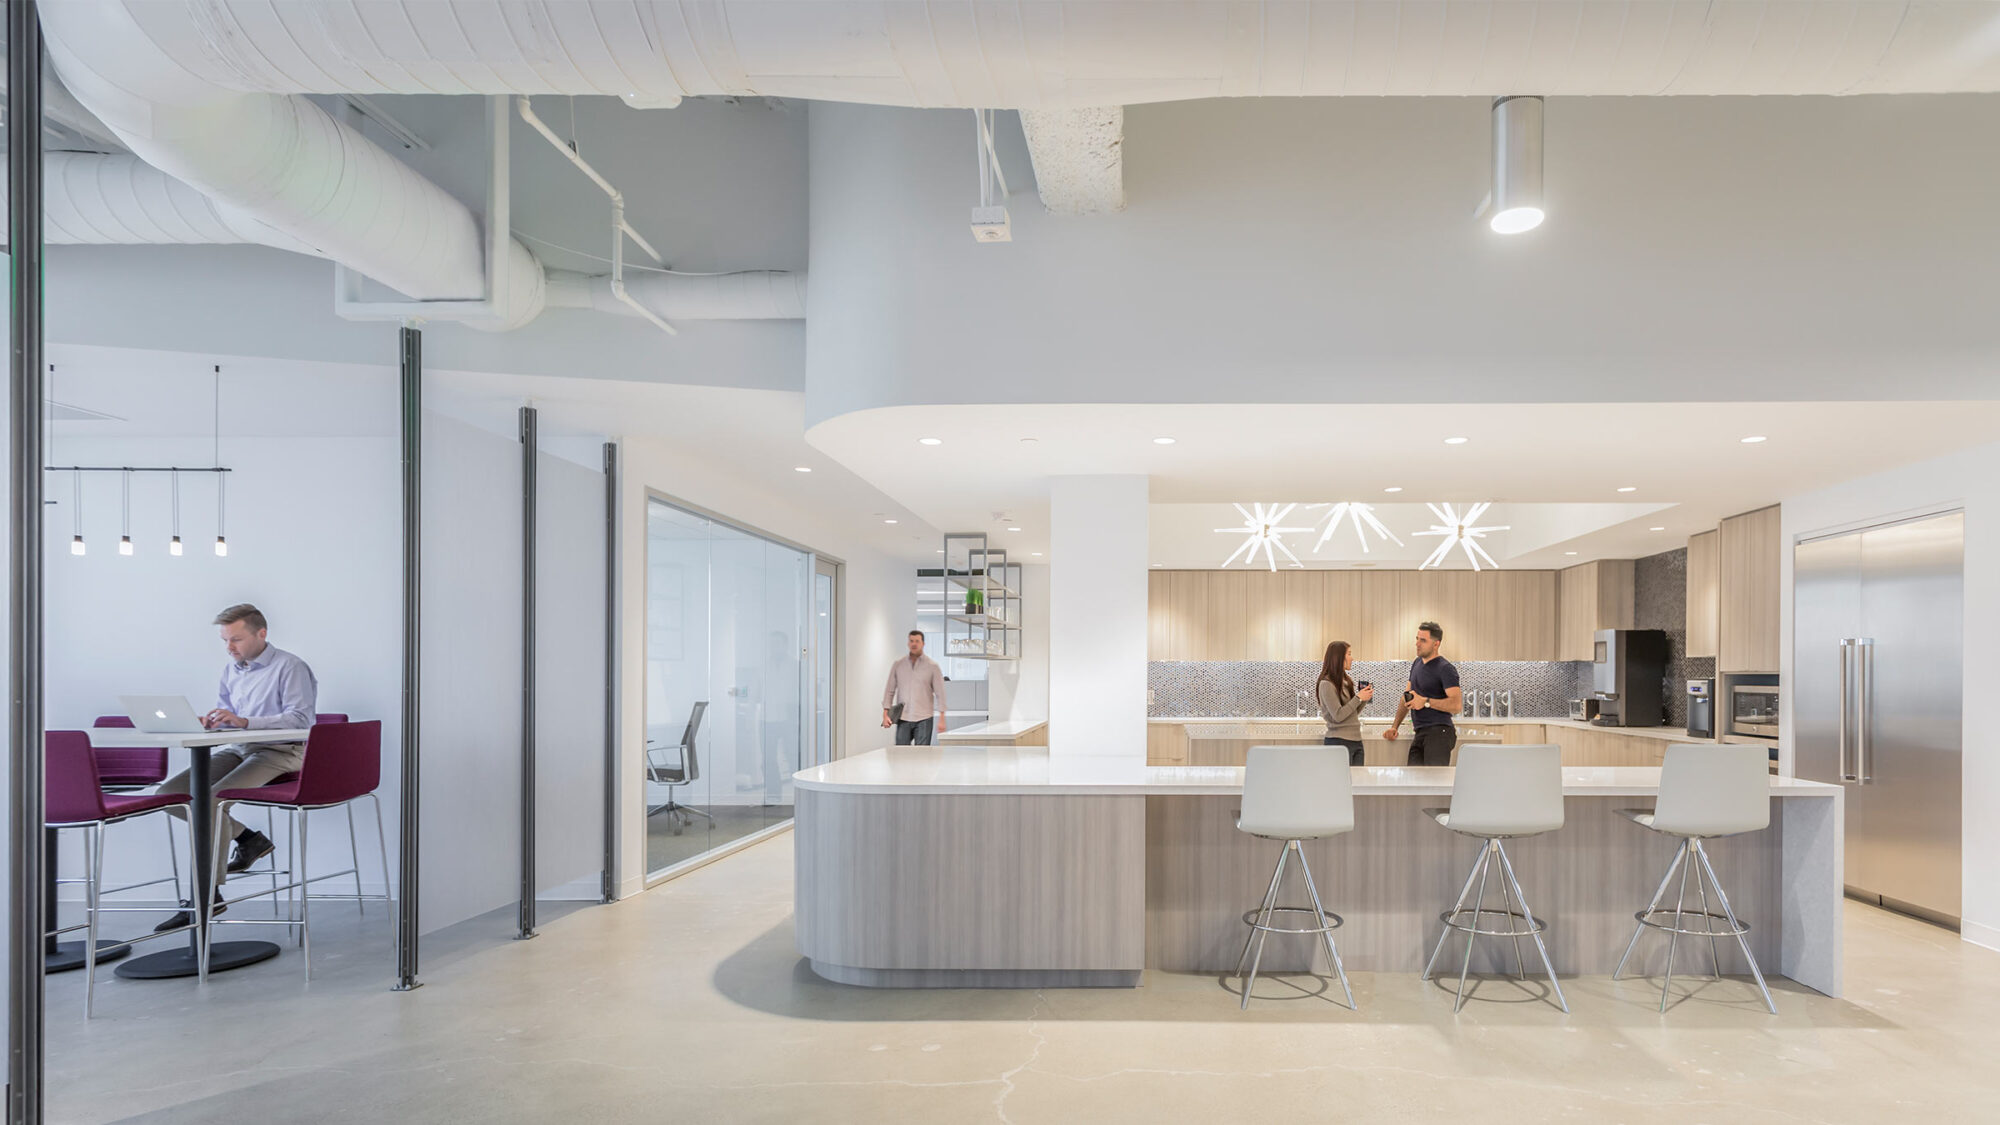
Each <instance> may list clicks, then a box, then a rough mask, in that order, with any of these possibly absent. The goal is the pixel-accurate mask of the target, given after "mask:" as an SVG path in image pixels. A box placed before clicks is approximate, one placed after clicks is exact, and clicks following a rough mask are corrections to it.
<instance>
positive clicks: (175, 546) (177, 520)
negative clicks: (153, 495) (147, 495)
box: [167, 469, 181, 556]
mask: <svg viewBox="0 0 2000 1125" xmlns="http://www.w3.org/2000/svg"><path fill="white" fill-rule="evenodd" d="M173 477H174V537H173V539H171V540H169V541H168V543H167V553H168V554H170V555H174V556H179V555H180V553H181V471H180V470H179V469H175V470H174V473H173Z"/></svg>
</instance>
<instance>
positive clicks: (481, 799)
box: [382, 410, 597, 933]
mask: <svg viewBox="0 0 2000 1125" xmlns="http://www.w3.org/2000/svg"><path fill="white" fill-rule="evenodd" d="M423 425H424V451H423V459H424V460H423V464H424V475H423V509H424V514H423V594H422V596H423V719H422V732H423V742H422V768H423V793H422V802H421V806H420V810H419V815H420V818H421V822H422V832H423V834H422V843H421V849H420V855H421V863H420V883H419V886H420V898H419V924H420V926H421V928H422V930H423V932H425V933H430V932H432V931H434V930H438V929H442V928H443V927H445V926H449V925H451V924H453V923H455V922H461V921H464V920H465V919H467V918H472V917H476V916H478V915H480V914H484V913H486V912H487V911H489V910H494V909H497V908H499V907H502V906H506V905H508V904H509V903H514V902H518V901H519V899H520V871H521V867H520V854H521V851H520V841H521V691H520V686H521V446H520V443H519V442H516V441H510V440H508V439H507V438H503V437H500V436H498V435H496V434H492V433H488V432H487V431H485V430H481V429H477V428H475V427H473V426H469V425H467V424H465V423H463V422H460V421H458V420H457V419H454V418H449V417H446V416H444V415H442V414H439V413H437V412H435V411H428V410H427V411H425V412H424V420H423ZM390 510H391V511H395V510H397V508H395V507H392V508H391V509H390ZM399 635H400V622H399V623H398V625H397V628H396V629H393V630H391V631H389V632H388V633H385V634H384V635H383V638H382V639H383V647H384V653H383V659H384V661H385V662H386V663H387V665H388V666H389V667H391V668H393V667H395V665H396V663H397V661H396V651H395V648H394V646H395V644H396V642H395V638H396V637H397V636H399ZM592 704H593V706H596V705H597V701H596V700H593V701H592ZM508 924H509V925H511V924H512V922H511V919H510V920H509V922H508Z"/></svg>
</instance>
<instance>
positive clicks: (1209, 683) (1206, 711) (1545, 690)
mask: <svg viewBox="0 0 2000 1125" xmlns="http://www.w3.org/2000/svg"><path fill="white" fill-rule="evenodd" d="M1454 663H1455V664H1457V666H1458V676H1459V681H1460V686H1461V687H1462V688H1463V689H1464V690H1465V691H1466V692H1468V693H1469V692H1472V691H1485V690H1486V689H1488V688H1491V689H1493V690H1495V691H1511V692H1513V693H1514V714H1515V715H1517V716H1520V717H1522V718H1540V719H1566V718H1568V717H1569V701H1570V700H1572V699H1579V698H1582V697H1584V696H1587V695H1589V694H1590V691H1591V686H1590V664H1589V663H1588V662H1585V661H1579V660H1570V661H1527V660H1468V661H1462V662H1459V661H1454ZM1348 674H1349V675H1351V676H1353V677H1354V679H1355V681H1356V682H1359V681H1361V680H1372V681H1373V682H1374V684H1375V688H1376V691H1375V699H1374V702H1372V703H1370V704H1368V706H1367V707H1366V708H1364V709H1363V710H1362V712H1361V713H1362V715H1363V716H1365V717H1367V718H1371V719H1389V718H1394V717H1395V715H1396V703H1397V701H1398V699H1400V698H1401V696H1402V689H1403V684H1404V682H1405V681H1407V680H1408V679H1409V678H1410V665H1409V662H1408V661H1405V660H1357V661H1355V662H1354V667H1353V668H1352V669H1351V670H1350V671H1349V673H1348ZM1318 679H1319V663H1318V662H1317V661H1303V660H1293V661H1196V660H1155V661H1151V662H1149V663H1147V665H1146V689H1147V692H1148V693H1149V697H1150V699H1151V703H1150V704H1149V705H1148V706H1147V708H1146V714H1147V715H1149V716H1151V717H1154V718H1182V717H1189V716H1194V717H1199V716H1203V715H1291V714H1295V713H1296V712H1297V707H1298V696H1297V694H1296V693H1297V692H1298V691H1299V690H1301V689H1303V690H1304V691H1306V692H1307V696H1306V713H1307V714H1308V715H1317V714H1319V704H1318V702H1317V700H1316V699H1315V698H1314V696H1313V695H1312V694H1311V693H1312V692H1313V689H1314V684H1315V682H1316V681H1317V680H1318Z"/></svg>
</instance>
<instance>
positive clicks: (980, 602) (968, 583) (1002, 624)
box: [939, 531, 1021, 660]
mask: <svg viewBox="0 0 2000 1125" xmlns="http://www.w3.org/2000/svg"><path fill="white" fill-rule="evenodd" d="M939 581H940V582H941V583H943V589H942V591H941V592H942V595H943V602H944V608H945V613H944V654H943V655H948V656H954V657H957V658H959V659H961V660H1019V659H1020V658H1021V564H1020V563H1010V562H1008V561H1007V551H1006V549H1005V548H1004V547H994V546H991V545H990V544H989V543H988V542H987V537H986V533H985V532H983V531H954V532H947V533H946V534H945V537H944V567H943V573H942V575H941V576H940V577H939Z"/></svg>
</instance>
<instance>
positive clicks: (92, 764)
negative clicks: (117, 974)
mask: <svg viewBox="0 0 2000 1125" xmlns="http://www.w3.org/2000/svg"><path fill="white" fill-rule="evenodd" d="M45 756H46V765H45V771H46V772H45V774H44V777H45V788H46V794H45V795H46V798H47V801H48V810H47V817H46V823H47V825H48V827H50V828H85V829H89V831H87V832H86V833H84V837H83V838H84V872H85V874H84V879H83V886H84V891H83V902H84V906H83V919H84V920H83V922H82V923H81V924H79V925H75V926H64V927H62V928H60V929H56V930H51V931H49V933H48V935H47V936H49V937H54V936H56V935H57V934H66V933H70V932H72V931H75V930H83V931H85V932H84V942H83V955H84V961H83V1018H84V1019H89V1018H90V1017H91V1012H92V1008H93V1007H94V1003H95V999H96V994H97V916H98V915H99V914H104V913H150V911H147V910H146V909H145V908H143V907H134V906H127V907H107V906H100V905H99V904H98V898H99V896H100V892H99V887H100V885H101V884H102V883H103V881H104V826H105V825H107V824H116V823H118V822H119V821H123V820H131V819H132V818H134V817H139V816H145V815H146V814H148V813H155V812H160V811H162V810H165V809H168V808H172V807H173V806H175V805H185V804H187V802H188V798H187V796H186V794H182V793H147V794H143V795H134V796H115V795H112V794H108V793H106V792H105V791H104V788H103V779H102V778H101V777H100V776H99V774H98V772H97V757H96V755H95V753H94V752H93V751H92V750H91V747H90V736H89V735H87V734H85V733H83V732H82V731H80V730H52V731H50V732H48V741H47V750H46V752H45ZM167 827H168V831H169V833H171V832H172V829H173V822H172V820H171V818H169V819H168V826H167ZM188 854H190V855H192V854H194V834H193V832H192V830H190V831H189V834H188ZM154 882H159V880H157V879H156V880H154ZM138 885H143V884H138ZM118 889H120V890H124V889H128V888H118ZM50 920H51V921H53V920H54V919H50ZM192 928H193V926H192V925H188V926H179V927H176V928H174V929H171V930H168V931H166V932H165V933H145V934H140V935H139V936H138V937H135V938H127V939H125V940H124V941H122V942H117V943H114V945H115V946H116V947H118V948H125V947H129V946H131V945H132V944H134V943H135V942H141V941H149V940H151V939H153V938H156V937H165V936H167V935H168V934H178V933H180V932H182V931H183V930H188V929H192ZM205 936H206V935H204V938H205ZM207 953H208V949H207V944H206V941H205V940H204V941H203V944H202V948H201V955H202V956H203V957H204V958H206V956H207Z"/></svg>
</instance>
